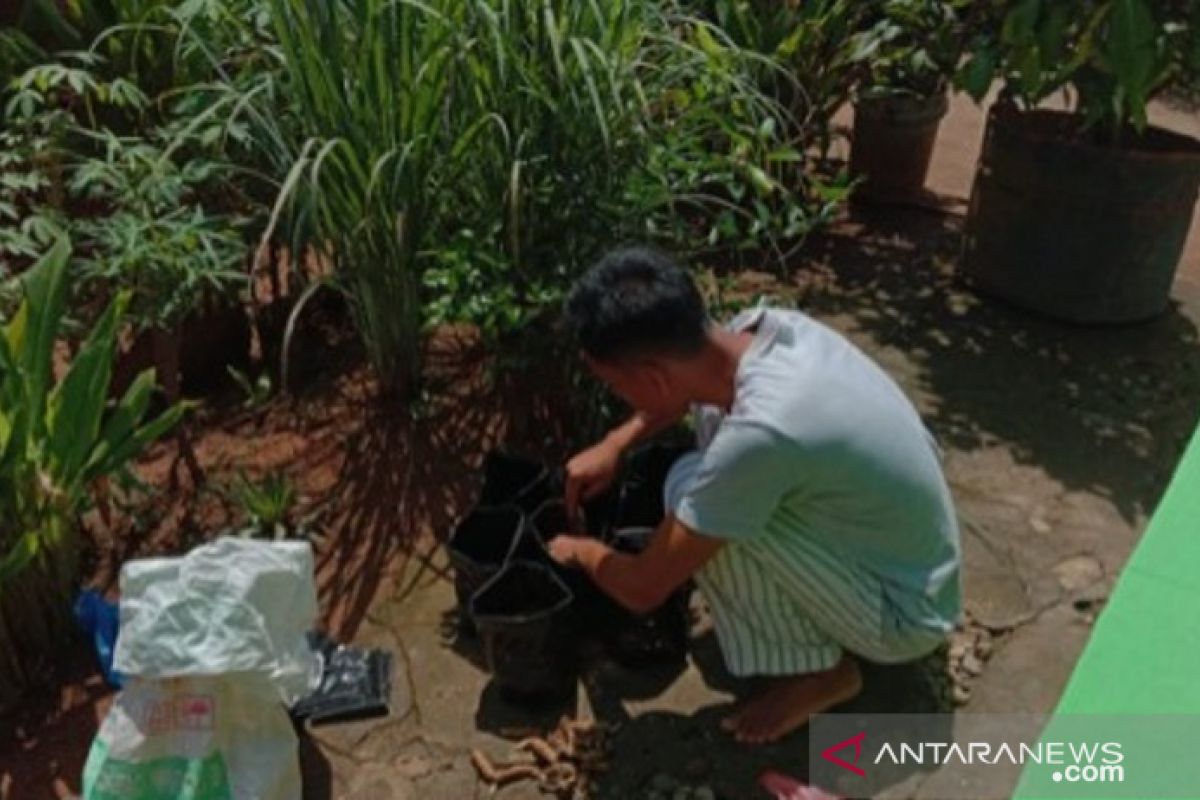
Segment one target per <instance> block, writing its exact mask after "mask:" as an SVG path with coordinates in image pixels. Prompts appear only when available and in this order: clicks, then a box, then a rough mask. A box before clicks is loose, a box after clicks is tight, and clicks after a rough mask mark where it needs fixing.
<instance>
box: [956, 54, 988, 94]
mask: <svg viewBox="0 0 1200 800" xmlns="http://www.w3.org/2000/svg"><path fill="white" fill-rule="evenodd" d="M995 76H996V54H995V53H994V52H993V51H991V50H989V49H984V50H980V51H978V52H977V53H975V54H974V55H972V56H971V58H970V60H969V61H967V63H966V64H964V65H963V66H962V69H960V70H959V72H958V75H957V76H956V82H957V84H958V86H959V87H960V88H961V89H962V90H963V91H964V92H966V93H967V94H969V95H970V96H971V99H972V100H974V101H975V102H976V103H980V102H983V98H984V97H986V96H987V93H988V90H989V89H991V88H992V81H993V80H994V79H995Z"/></svg>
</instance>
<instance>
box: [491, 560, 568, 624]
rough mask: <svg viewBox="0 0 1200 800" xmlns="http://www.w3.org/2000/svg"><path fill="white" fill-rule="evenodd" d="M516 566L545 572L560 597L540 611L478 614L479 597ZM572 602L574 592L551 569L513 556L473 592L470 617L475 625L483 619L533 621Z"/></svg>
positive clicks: (511, 621)
mask: <svg viewBox="0 0 1200 800" xmlns="http://www.w3.org/2000/svg"><path fill="white" fill-rule="evenodd" d="M517 568H521V569H528V570H533V571H535V572H542V573H545V574H546V575H547V576H548V577H549V578H550V580H551V581H552V582H553V583H554V585H555V587H556V588H557V589H558V590H559V592H560V593H561V595H562V597H561V598H560V599H559V600H558V601H557V602H556V603H554V604H553V605H552V606H550V607H549V608H545V609H542V610H541V611H535V612H533V613H530V614H503V615H501V614H480V613H479V612H478V611H476V610H475V605H476V603H477V601H478V600H479V598H480V597H482V596H483V594H484V593H485V592H487V591H488V590H489V589H491V588H492V586H493V584H496V583H499V582H500V581H502V580H504V578H505V577H507V575H508V574H509V573H510V572H512V571H514V570H515V569H517ZM574 602H575V595H574V593H573V592H572V591H571V589H570V587H569V586H567V584H566V583H565V582H564V581H563V579H562V578H560V577H559V576H558V573H557V572H555V571H554V570H553V569H551V568H550V567H548V566H546V565H545V564H539V563H538V562H536V561H530V560H529V559H525V558H514V559H512V560H511V561H509V562H508V563H507V564H505V565H504V566H503V567H501V568H500V570H499V572H497V573H496V574H495V575H493V576H491V577H490V578H488V579H487V581H485V582H484V584H483V585H482V586H480V587H479V588H478V589H477V590H476V591H475V594H473V595H471V618H472V619H474V620H475V624H476V625H477V626H478V625H480V623H481V622H482V621H483V620H492V619H495V620H499V619H500V618H503V619H504V622H505V624H511V623H524V622H534V621H536V620H541V619H544V618H546V617H549V616H552V615H554V614H557V613H559V612H560V611H563V610H565V609H568V608H570V606H571V604H572V603H574Z"/></svg>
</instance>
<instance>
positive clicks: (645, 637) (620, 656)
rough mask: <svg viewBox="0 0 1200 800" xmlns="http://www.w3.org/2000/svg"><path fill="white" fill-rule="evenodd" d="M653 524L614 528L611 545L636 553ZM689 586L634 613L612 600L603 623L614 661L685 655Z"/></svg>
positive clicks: (635, 662) (639, 662)
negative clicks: (651, 608)
mask: <svg viewBox="0 0 1200 800" xmlns="http://www.w3.org/2000/svg"><path fill="white" fill-rule="evenodd" d="M654 533H655V530H654V528H624V529H620V530H617V531H614V532H613V543H612V546H613V549H615V550H618V551H620V552H623V553H629V554H634V555H635V554H637V553H640V552H642V551H643V550H644V549H646V546H647V545H649V543H650V539H651V538H652V537H653V536H654ZM689 593H690V586H689V585H685V586H684V587H682V588H680V589H678V590H676V591H675V592H673V593H672V594H671V596H670V597H669V598H667V601H666V602H665V603H663V604H662V605H661V606H659V607H658V608H656V609H655V610H654V611H651V612H650V613H649V614H644V615H640V616H639V615H637V614H634V613H632V612H630V611H627V610H625V609H624V608H622V607H620V606H618V605H617V604H615V603H614V604H613V606H614V611H613V612H612V613H613V616H612V617H611V619H610V621H609V624H608V625H606V626H605V640H606V641H605V645H606V647H607V649H608V652H609V655H610V656H611V657H612V658H613V660H614V661H617V662H618V663H620V664H623V665H625V666H628V667H641V666H647V665H649V664H658V663H665V662H674V661H680V660H682V659H684V658H685V657H686V656H687V639H688V595H689Z"/></svg>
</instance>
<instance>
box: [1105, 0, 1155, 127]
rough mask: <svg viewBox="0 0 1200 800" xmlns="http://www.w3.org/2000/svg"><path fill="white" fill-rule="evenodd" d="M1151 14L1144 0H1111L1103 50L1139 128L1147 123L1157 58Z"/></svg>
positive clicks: (1132, 118) (1125, 102)
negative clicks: (1147, 111)
mask: <svg viewBox="0 0 1200 800" xmlns="http://www.w3.org/2000/svg"><path fill="white" fill-rule="evenodd" d="M1157 32H1158V29H1157V26H1156V25H1155V22H1154V15H1153V14H1151V13H1150V9H1149V8H1148V7H1147V6H1146V4H1145V2H1143V0H1114V2H1113V5H1112V15H1111V18H1110V20H1109V27H1108V36H1107V37H1106V39H1105V42H1104V54H1105V60H1106V61H1107V63H1108V65H1109V68H1110V69H1111V70H1112V73H1113V77H1114V78H1116V81H1117V84H1118V85H1119V86H1120V87H1121V89H1122V90H1123V91H1124V95H1125V96H1124V103H1123V105H1124V107H1125V109H1126V112H1127V113H1128V116H1129V119H1130V120H1131V121H1132V122H1133V124H1134V125H1135V126H1137V127H1138V128H1139V129H1140V128H1142V127H1143V126H1145V124H1146V103H1147V102H1148V100H1149V97H1148V94H1149V91H1150V89H1151V87H1152V85H1153V82H1154V76H1153V72H1154V66H1155V63H1156V62H1157V60H1158V59H1157V50H1156V47H1155V39H1156V36H1157Z"/></svg>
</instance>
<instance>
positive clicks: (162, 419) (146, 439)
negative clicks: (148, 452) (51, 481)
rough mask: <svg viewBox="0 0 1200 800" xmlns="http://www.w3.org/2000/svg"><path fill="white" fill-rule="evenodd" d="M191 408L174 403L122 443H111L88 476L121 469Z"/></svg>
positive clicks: (189, 405)
mask: <svg viewBox="0 0 1200 800" xmlns="http://www.w3.org/2000/svg"><path fill="white" fill-rule="evenodd" d="M191 408H192V405H191V404H190V403H176V404H175V405H174V406H172V407H171V408H169V409H167V410H166V411H164V412H163V413H162V414H160V415H158V416H157V417H155V418H154V419H153V420H151V421H150V422H148V423H146V424H145V425H142V426H141V427H139V428H137V429H136V430H134V431H133V433H131V434H130V435H129V436H128V437H127V438H126V439H125V440H124V441H121V442H114V443H112V446H111V447H109V448H108V449H107V451H106V452H105V453H103V454H101V455H100V456H99V457H98V458H97V459H96V460H95V462H94V463H93V464H92V466H91V468H90V470H89V472H88V474H89V475H107V474H110V473H112V472H115V471H117V470H119V469H121V468H123V467H124V466H125V464H126V463H128V462H129V460H130V459H133V458H136V457H137V455H138V454H139V453H141V452H142V451H143V450H145V449H146V447H147V446H148V445H149V444H150V443H151V442H154V441H155V440H157V439H158V438H160V437H161V436H163V435H164V434H166V433H167V432H169V431H170V430H171V429H172V428H174V427H175V426H176V425H178V424H179V421H180V420H182V419H183V416H184V414H186V413H187V412H188V411H189V410H190V409H191Z"/></svg>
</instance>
